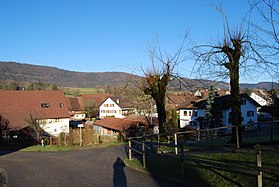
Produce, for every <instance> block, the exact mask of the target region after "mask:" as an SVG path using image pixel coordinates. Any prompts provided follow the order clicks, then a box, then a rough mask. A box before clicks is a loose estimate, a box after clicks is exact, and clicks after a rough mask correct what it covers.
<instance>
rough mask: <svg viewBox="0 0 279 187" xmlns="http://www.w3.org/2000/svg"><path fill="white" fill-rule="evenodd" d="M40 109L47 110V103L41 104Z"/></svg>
mask: <svg viewBox="0 0 279 187" xmlns="http://www.w3.org/2000/svg"><path fill="white" fill-rule="evenodd" d="M41 107H42V108H48V107H49V103H41Z"/></svg>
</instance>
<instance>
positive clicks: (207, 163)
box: [125, 151, 279, 187]
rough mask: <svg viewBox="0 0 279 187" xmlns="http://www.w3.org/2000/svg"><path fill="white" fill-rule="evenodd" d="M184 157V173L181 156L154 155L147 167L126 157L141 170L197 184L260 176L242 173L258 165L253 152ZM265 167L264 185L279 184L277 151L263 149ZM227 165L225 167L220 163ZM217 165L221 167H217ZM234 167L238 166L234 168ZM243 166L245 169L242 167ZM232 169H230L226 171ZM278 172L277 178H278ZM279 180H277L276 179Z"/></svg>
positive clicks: (238, 182)
mask: <svg viewBox="0 0 279 187" xmlns="http://www.w3.org/2000/svg"><path fill="white" fill-rule="evenodd" d="M187 158H188V159H186V160H185V161H184V164H183V167H184V170H183V171H184V173H185V174H184V176H183V175H182V172H181V171H182V164H181V162H180V160H178V159H174V158H170V157H163V156H157V155H152V156H148V157H147V160H146V165H147V167H146V168H143V167H142V165H141V159H132V160H131V161H130V160H125V162H126V164H127V165H129V166H131V167H133V168H137V169H139V170H143V171H148V172H150V173H154V174H157V175H160V176H164V177H167V178H173V179H177V180H180V181H183V182H185V183H190V184H192V185H194V186H222V187H226V186H256V185H257V176H256V175H251V174H245V173H243V171H242V170H243V169H244V168H249V169H255V168H256V154H250V153H239V152H238V153H233V152H230V153H208V154H194V155H191V156H188V157H187ZM262 163H263V168H264V169H265V170H268V171H271V173H272V174H269V173H268V172H264V175H263V176H264V178H263V186H279V182H278V181H279V180H278V177H279V159H278V152H277V153H276V152H268V151H263V152H262ZM220 165H221V166H224V167H220ZM217 166H218V167H217ZM231 168H235V170H233V169H231ZM239 168H242V169H239ZM227 170H229V171H227ZM276 176H277V179H276V178H275V177H276ZM276 180H277V181H276Z"/></svg>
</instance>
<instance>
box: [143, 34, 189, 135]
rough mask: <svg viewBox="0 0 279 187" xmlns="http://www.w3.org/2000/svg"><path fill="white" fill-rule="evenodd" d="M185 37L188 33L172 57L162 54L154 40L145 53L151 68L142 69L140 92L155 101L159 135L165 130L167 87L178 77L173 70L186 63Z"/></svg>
mask: <svg viewBox="0 0 279 187" xmlns="http://www.w3.org/2000/svg"><path fill="white" fill-rule="evenodd" d="M187 37H188V33H187V34H185V36H184V38H183V42H182V44H181V45H180V47H179V48H178V49H177V50H176V52H175V53H174V55H171V54H169V53H167V52H166V53H164V54H163V53H162V51H161V48H160V45H159V42H158V40H156V41H155V42H154V43H153V44H152V45H151V46H150V47H149V48H148V51H147V53H148V55H149V58H150V61H151V68H149V69H146V70H144V69H143V68H142V72H143V73H144V79H143V83H142V90H143V91H144V93H145V94H147V95H149V96H151V98H153V99H154V101H155V104H156V107H157V113H158V121H159V131H160V133H163V132H165V130H166V120H167V115H166V105H165V97H166V92H167V86H168V84H169V82H170V81H171V80H172V79H173V78H177V77H178V76H177V73H175V68H176V67H177V66H178V65H179V64H180V63H182V62H185V61H186V58H185V57H184V56H183V55H184V53H185V52H186V50H185V47H184V44H185V40H186V38H187Z"/></svg>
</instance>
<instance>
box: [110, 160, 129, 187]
mask: <svg viewBox="0 0 279 187" xmlns="http://www.w3.org/2000/svg"><path fill="white" fill-rule="evenodd" d="M124 167H125V164H124V162H123V161H122V160H121V159H120V158H119V157H118V158H117V159H116V161H115V162H114V164H113V186H114V187H127V179H126V175H125V172H124Z"/></svg>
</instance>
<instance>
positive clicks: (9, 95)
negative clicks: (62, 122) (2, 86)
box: [0, 90, 69, 129]
mask: <svg viewBox="0 0 279 187" xmlns="http://www.w3.org/2000/svg"><path fill="white" fill-rule="evenodd" d="M0 103H1V105H0V114H1V115H2V116H3V117H4V118H5V119H7V120H9V121H10V123H9V126H10V128H12V129H22V128H25V127H27V126H28V125H29V124H28V123H27V120H28V119H30V115H32V116H33V117H34V118H38V119H55V118H68V117H69V111H68V108H67V101H66V98H65V97H64V92H63V91H45V90H39V91H15V90H5V91H0ZM42 104H46V105H48V106H49V107H47V108H43V107H42V106H41V105H42Z"/></svg>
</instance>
